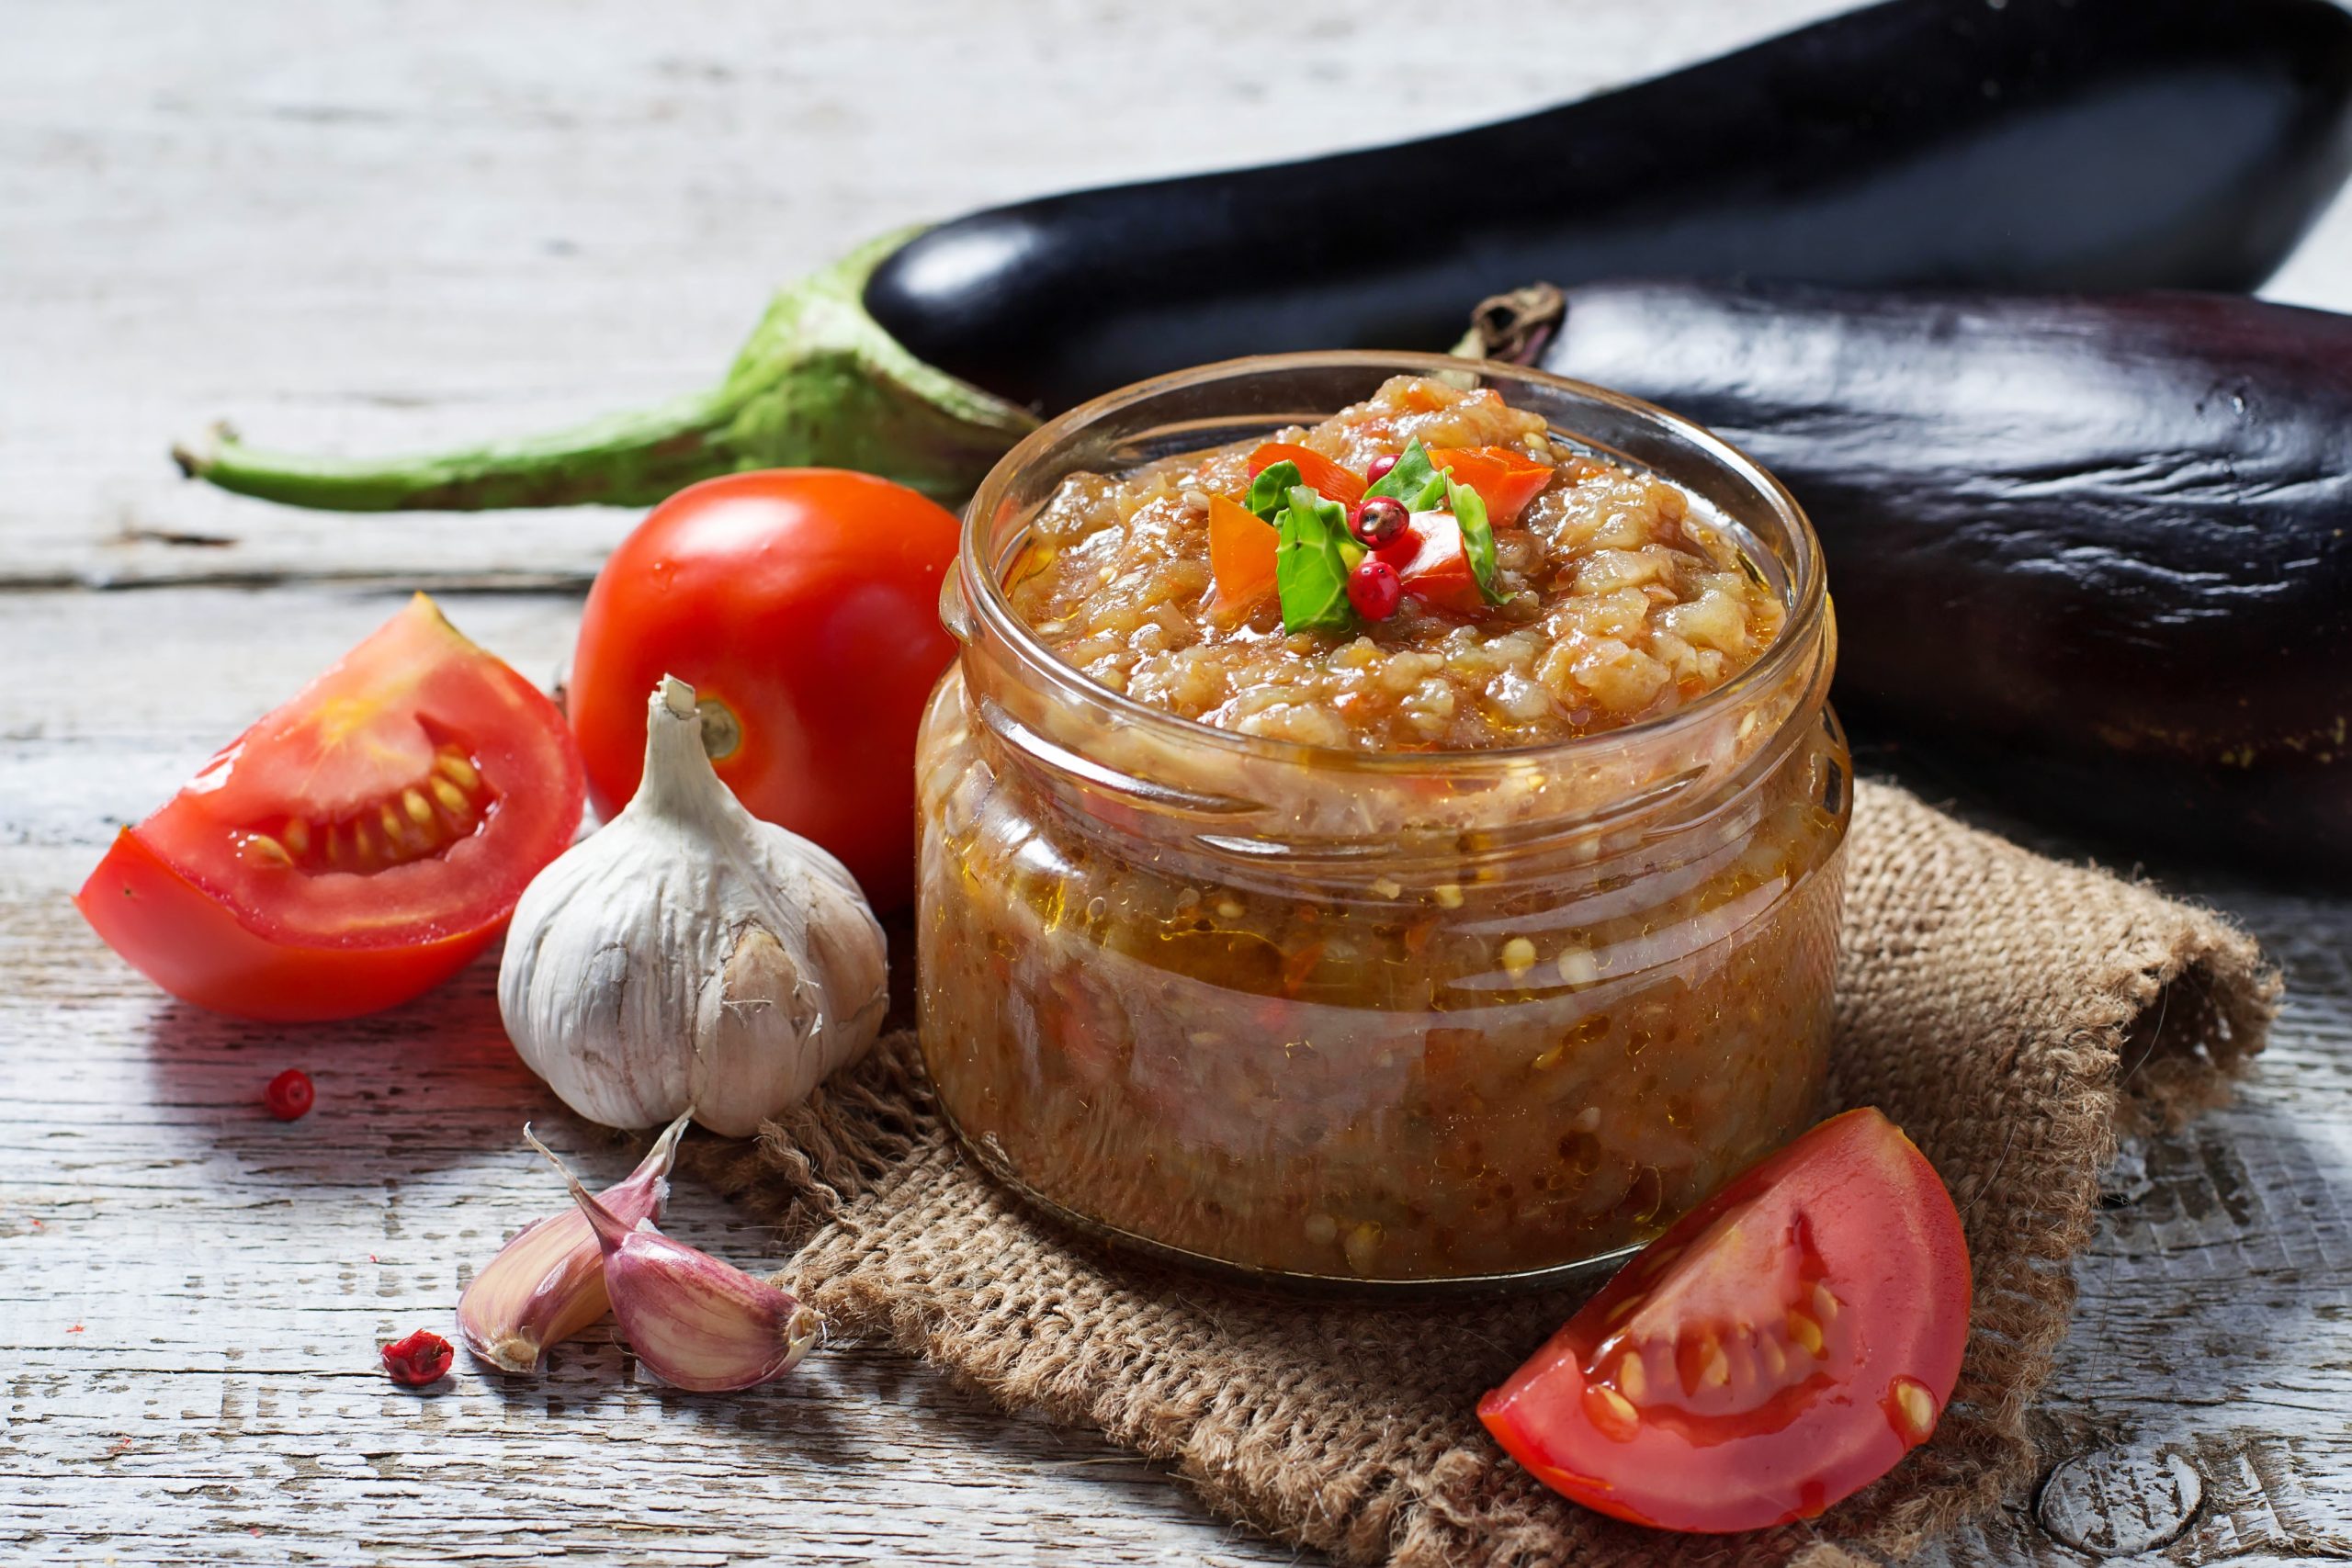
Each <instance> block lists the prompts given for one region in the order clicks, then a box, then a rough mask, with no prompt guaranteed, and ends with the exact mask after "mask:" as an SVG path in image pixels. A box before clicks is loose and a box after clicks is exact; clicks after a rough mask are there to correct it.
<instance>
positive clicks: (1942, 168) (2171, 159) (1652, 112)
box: [865, 0, 2352, 410]
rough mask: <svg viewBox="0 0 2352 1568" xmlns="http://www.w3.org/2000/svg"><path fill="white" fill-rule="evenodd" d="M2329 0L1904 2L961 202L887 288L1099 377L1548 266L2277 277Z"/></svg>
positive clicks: (2332, 79)
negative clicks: (1695, 62) (1283, 141)
mask: <svg viewBox="0 0 2352 1568" xmlns="http://www.w3.org/2000/svg"><path fill="white" fill-rule="evenodd" d="M2347 89H2352V17H2346V15H2345V14H2344V13H2343V12H2342V11H2340V10H2338V9H2337V8H2336V7H2335V6H2332V5H2328V4H2324V0H2007V3H2006V4H2003V3H2002V0H1893V3H1892V4H1887V5H1881V6H1871V8H1869V9H1867V10H1862V11H1857V12H1854V13H1852V14H1851V15H1849V16H1844V17H1837V18H1835V19H1833V20H1830V21H1826V22H1823V23H1821V24H1819V25H1817V26H1815V27H1809V28H1802V29H1800V30H1798V31H1796V32H1792V33H1789V34H1787V35H1785V36H1783V37H1781V38H1777V39H1771V40H1770V41H1768V42H1765V43H1761V44H1758V45H1757V46H1755V47H1754V48H1751V49H1747V50H1743V51H1740V52H1738V53H1736V54H1732V55H1728V56H1726V57H1724V58H1723V59H1720V60H1716V61H1713V62H1709V63H1706V64H1703V65H1699V66H1695V67H1693V68H1691V69H1690V70H1686V71H1679V72H1676V73H1673V74H1671V75H1668V76H1664V77H1660V78H1658V79H1657V80H1655V81H1651V82H1645V83H1643V84H1641V85H1637V86H1632V87H1627V88H1624V89H1622V90H1620V91H1617V92H1612V93H1608V94H1605V95H1603V96H1599V97H1595V98H1589V99H1587V100H1585V101H1583V102H1580V103H1574V104H1570V105H1567V106H1566V107H1561V108H1555V109H1551V110H1547V111H1545V112H1544V113H1541V114H1533V115H1529V116H1527V117H1525V118H1520V119H1513V120H1508V121H1505V122H1503V123H1501V124H1498V125H1490V126H1486V127H1483V128H1481V129H1478V130H1468V131H1463V132H1460V133H1458V134H1454V135H1450V136H1438V137H1432V138H1430V139H1428V140H1425V141H1413V142H1408V143H1405V144H1403V145H1400V146H1395V147H1383V148H1377V149H1374V150H1371V151H1367V152H1346V153H1340V154H1339V155H1336V156H1333V157H1326V158H1315V159H1309V160H1307V161H1306V162H1302V163H1295V164H1275V165H1272V166H1269V167H1264V168H1257V169H1245V170H1239V171H1234V172H1228V173H1222V174H1213V175H1192V176H1189V177H1186V178H1182V179H1164V180H1154V181H1150V182H1148V183H1146V184H1140V185H1125V186H1111V187H1108V188H1105V189H1101V190H1089V191H1080V192H1078V193H1076V194H1073V195H1069V196H1056V197H1044V198H1041V199H1038V200H1034V201H1023V202H1019V203H1015V204H1014V205H1012V206H1010V207H1001V208H997V209H992V210H989V211H986V212H979V213H975V214H973V215H972V216H971V217H968V218H965V219H961V220H957V221H956V222H952V223H945V224H942V225H941V226H940V227H938V228H936V229H933V230H931V231H929V232H927V233H925V234H923V235H922V236H921V237H919V238H917V239H916V240H914V241H913V242H912V243H910V244H908V245H906V246H905V247H904V248H902V249H901V250H899V252H898V253H897V254H895V255H892V256H891V257H889V258H888V260H886V261H885V262H883V264H882V265H880V267H878V268H877V269H876V272H875V274H874V276H873V278H872V280H871V281H870V282H868V283H867V285H866V287H865V305H866V309H867V310H869V311H870V312H871V313H872V315H873V317H874V319H875V320H876V321H878V322H880V323H881V324H882V326H883V327H884V328H885V329H886V330H887V331H888V332H889V333H891V334H892V335H894V336H895V337H896V338H897V339H898V340H899V342H900V343H902V344H905V345H906V346H907V347H908V348H909V349H910V350H911V351H912V352H913V353H914V354H915V355H916V356H917V357H919V358H921V359H923V360H925V361H927V362H928V363H930V364H933V365H935V366H937V367H940V368H941V369H943V370H945V371H947V372H949V373H950V374H952V375H956V376H959V377H962V378H964V379H966V380H967V381H971V382H973V383H975V384H976V385H978V386H982V387H986V388H988V389H989V390H990V391H992V392H995V393H997V394H999V395H1000V396H1002V397H1005V398H1009V399H1011V400H1013V401H1015V402H1021V403H1027V404H1030V405H1033V406H1035V407H1040V408H1044V409H1047V410H1053V409H1057V408H1063V407H1068V406H1069V405H1070V404H1072V403H1075V402H1078V401H1080V400H1084V399H1086V398H1089V397H1092V396H1094V395H1095V394H1097V393H1100V392H1103V391H1108V390H1110V389H1113V388H1114V387H1120V386H1124V385H1125V384H1126V383H1128V382H1130V381H1136V380H1140V379H1142V378H1145V377H1148V376H1156V375H1159V374H1162V373H1164V372H1167V371H1170V370H1174V369H1178V368H1181V367H1184V366H1188V365H1196V364H1200V363H1202V362H1204V361H1207V360H1213V359H1223V358H1227V357H1229V356H1232V355H1244V354H1260V353H1268V352H1272V351H1275V350H1280V349H1306V348H1350V347H1366V348H1442V347H1443V346H1445V345H1446V344H1449V343H1450V342H1452V341H1453V336H1454V334H1455V333H1458V332H1459V330H1460V324H1461V321H1462V316H1463V312H1464V310H1467V309H1468V308H1469V307H1470V305H1471V304H1472V303H1474V302H1475V301H1476V300H1477V299H1481V298H1484V297H1485V296H1487V295H1489V294H1493V293H1495V292H1497V291H1498V290H1499V289H1503V288H1510V287H1511V286H1512V285H1514V284H1518V283H1523V282H1525V281H1526V280H1527V279H1529V278H1543V279H1545V280H1546V281H1548V282H1551V283H1554V284H1557V285H1560V286H1562V287H1566V286H1568V285H1572V284H1576V283H1580V282H1584V281H1587V280H1589V279H1593V278H1601V277H1615V276H1627V277H1631V276H1752V277H1762V278H1792V279H1802V280H1807V281H1812V282H1818V283H1831V284H1845V285H1867V286H1883V285H1919V284H1950V285H1962V286H1971V287H1991V288H2041V289H2052V288H2086V289H2108V288H2215V289H2246V288H2254V287H2255V286H2256V285H2257V284H2258V283H2260V282H2261V280H2262V279H2263V278H2265V277H2266V276H2268V275H2269V273H2270V271H2271V269H2272V268H2273V267H2275V266H2276V265H2278V262H2279V260H2280V259H2281V258H2283V257H2284V256H2285V255H2286V254H2287V252H2288V251H2289V250H2290V248H2291V247H2292V246H2293V244H2294V243H2295V241H2296V239H2297V238H2298V237H2299V236H2300V235H2301V233H2302V231H2303V230H2304V228H2305V226H2306V225H2307V224H2308V223H2309V221H2310V220H2311V219H2312V216H2313V215H2314V214H2315V213H2316V212H2317V211H2318V209H2320V208H2321V207H2322V206H2323V205H2324V203H2325V201H2326V199H2327V197H2328V196H2329V195H2330V194H2331V193H2333V192H2334V191H2335V188H2336V186H2338V184H2339V183H2341V181H2342V179H2343V177H2344V174H2345V170H2346V161H2347V158H2352V121H2347V118H2346V95H2347Z"/></svg>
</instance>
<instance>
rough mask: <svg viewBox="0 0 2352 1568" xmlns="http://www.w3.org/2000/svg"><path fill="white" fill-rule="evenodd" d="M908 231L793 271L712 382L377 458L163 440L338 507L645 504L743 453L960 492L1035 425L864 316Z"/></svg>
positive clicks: (190, 470)
mask: <svg viewBox="0 0 2352 1568" xmlns="http://www.w3.org/2000/svg"><path fill="white" fill-rule="evenodd" d="M908 238H910V233H901V234H892V235H888V236H885V237H884V238H882V239H879V240H876V241H874V242H872V243H869V244H866V245H864V246H862V247H860V248H859V249H858V250H856V251H854V252H853V253H852V254H849V255H847V256H845V257H843V258H842V260H841V261H839V262H837V263H835V264H834V265H831V266H829V267H826V268H823V269H821V270H820V271H819V272H816V273H814V274H811V275H810V276H808V277H805V278H802V279H800V280H799V281H797V282H796V283H793V284H790V285H788V286H786V288H784V289H782V290H781V291H779V292H778V293H777V295H776V297H775V299H774V300H773V301H772V302H771V303H770V305H769V307H768V310H767V312H766V314H765V315H764V316H763V318H762V319H761V321H760V324H759V326H758V327H757V328H755V329H754V330H753V332H752V335H751V338H750V339H749V340H748V341H747V342H746V343H745V344H744V345H743V347H742V350H741V352H740V353H739V354H738V355H736V358H735V363H734V364H733V366H732V367H729V370H728V373H727V378H726V379H725V380H724V381H723V382H722V383H721V384H720V385H719V386H718V388H717V389H713V390H709V391H704V392H697V393H695V394H692V395H691V396H687V397H683V398H678V399H675V400H672V401H670V402H667V403H664V404H662V405H661V406H659V407H656V408H651V409H646V410H642V411H639V412H630V413H622V414H615V415H611V416H608V417H606V418H604V419H599V420H594V421H592V422H590V423H586V424H582V425H577V426H574V427H572V428H571V429H568V430H560V431H556V432H553V433H549V434H540V435H537V436H526V437H521V438H517V439H514V440H507V441H496V442H490V443H485V444H483V445H481V446H473V447H469V448H464V449H461V450H457V451H451V452H442V453H434V454H427V455H422V456H413V457H390V458H383V459H377V460H369V459H357V458H345V457H309V456H300V455H290V454H285V453H277V452H269V451H265V450H261V449H257V448H254V447H250V446H245V445H244V443H243V441H241V440H240V439H239V438H238V436H237V434H236V433H235V432H233V431H232V430H231V429H229V428H228V427H227V426H226V425H215V426H214V427H213V428H212V429H211V430H210V431H209V432H208V433H207V434H206V435H205V436H204V437H202V438H201V439H199V440H198V441H194V442H189V443H184V444H182V445H180V446H175V447H173V448H172V459H173V461H174V462H175V463H177V464H178V465H179V467H180V471H181V472H182V473H184V474H186V475H187V476H188V477H189V478H191V479H202V480H204V481H205V482H207V483H209V484H213V485H217V486H219V487H220V488H221V489H222V490H228V491H236V492H237V493H239V494H241V495H251V496H256V497H259V498H261V499H263V500H266V501H276V502H285V503H286V504H288V505H293V506H308V507H317V508H322V509H325V510H329V511H339V512H396V511H410V510H432V511H458V512H470V511H481V510H488V509H492V508H499V507H521V506H573V505H580V504H583V503H601V504H605V505H611V506H650V505H652V504H653V503H655V502H660V501H662V500H664V499H666V498H667V497H669V496H671V495H673V494H674V493H675V492H676V491H679V490H681V489H683V488H684V487H685V486H687V485H689V484H693V483H695V481H696V480H699V479H710V478H713V477H715V476H717V475H719V474H727V473H734V472H737V471H740V470H742V469H746V468H804V467H825V468H855V469H859V470H861V471H863V472H865V473H871V474H878V475H880V476H882V477H883V478H885V479H895V480H897V481H899V483H901V484H905V485H908V486H910V488H912V489H915V490H918V491H922V492H923V493H924V494H926V495H929V496H931V497H933V499H935V500H939V501H943V502H959V501H961V500H963V499H964V498H965V497H966V496H967V495H969V494H970V493H971V491H972V489H973V487H974V486H976V485H977V484H978V482H979V480H980V479H981V477H982V476H983V475H985V474H986V473H987V472H988V470H989V467H990V466H991V465H992V464H993V463H994V462H995V461H996V459H997V458H999V457H1002V456H1003V455H1004V453H1005V452H1006V451H1008V450H1010V449H1011V448H1012V445H1013V444H1014V443H1015V442H1017V441H1019V440H1020V439H1021V437H1022V436H1023V435H1025V434H1028V433H1029V431H1030V430H1032V429H1034V428H1035V424H1036V420H1035V417H1034V416H1033V415H1031V414H1030V413H1029V412H1027V411H1026V410H1023V409H1020V408H1016V407H1014V406H1013V405H1012V404H1011V403H1008V402H1006V401H1004V400H1002V399H1001V398H998V397H995V396H993V395H992V394H990V393H988V392H984V391H982V390H980V389H978V388H977V387H973V386H971V385H969V384H967V383H966V382H963V381H959V380H957V379H956V378H954V377H952V376H949V375H947V374H946V373H945V372H944V371H941V370H937V369H934V368H933V367H931V366H928V365H925V364H923V363H922V361H921V360H919V359H917V358H915V357H914V356H913V355H910V354H909V353H908V352H907V351H906V350H905V349H904V348H903V347H901V346H900V345H899V343H898V341H897V340H896V339H894V338H892V337H891V336H890V335H889V334H888V333H886V332H884V331H883V330H882V329H881V328H880V327H879V326H877V325H876V324H875V322H874V320H873V318H872V317H871V316H869V315H867V314H866V312H865V306H864V303H863V299H862V296H863V293H864V290H865V280H866V278H867V277H868V276H870V275H871V274H872V272H873V270H874V268H875V266H876V265H877V264H878V263H880V262H881V260H882V259H883V258H884V257H886V256H888V255H889V254H891V253H893V252H895V251H896V250H898V248H899V246H900V245H902V244H903V243H905V242H906V240H907V239H908Z"/></svg>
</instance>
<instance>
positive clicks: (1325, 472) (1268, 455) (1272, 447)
mask: <svg viewBox="0 0 2352 1568" xmlns="http://www.w3.org/2000/svg"><path fill="white" fill-rule="evenodd" d="M1282 462H1291V463H1296V464H1297V465H1298V477H1299V478H1300V479H1305V480H1306V482H1307V483H1308V484H1309V485H1312V486H1313V487H1314V488H1315V492H1316V493H1317V495H1319V496H1321V497H1322V498H1323V499H1324V500H1326V501H1336V502H1340V504H1341V505H1343V506H1353V505H1354V504H1355V503H1356V502H1359V501H1362V500H1363V492H1364V491H1365V489H1366V488H1367V487H1366V486H1365V484H1364V479H1363V475H1362V474H1359V473H1353V472H1351V471H1350V470H1348V469H1346V468H1341V467H1340V465H1339V464H1337V463H1335V462H1333V461H1331V459H1330V458H1329V457H1325V456H1323V454H1322V453H1320V452H1317V451H1316V450H1315V449H1314V448H1312V447H1308V446H1295V445H1293V444H1292V443H1290V442H1288V441H1269V442H1267V443H1266V444H1265V445H1264V446H1261V447H1259V448H1258V449H1257V450H1256V451H1255V452H1252V453H1250V478H1251V479H1256V478H1257V477H1258V476H1259V475H1260V474H1262V473H1264V472H1265V471H1266V470H1267V469H1268V468H1272V467H1273V466H1274V465H1275V464H1276V463H1282Z"/></svg>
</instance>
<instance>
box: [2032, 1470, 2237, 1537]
mask: <svg viewBox="0 0 2352 1568" xmlns="http://www.w3.org/2000/svg"><path fill="white" fill-rule="evenodd" d="M2204 1501H2205V1479H2204V1477H2203V1476H2201V1475H2199V1473H2198V1472H2197V1467H2196V1466H2195V1465H2193V1464H2191V1463H2190V1462H2189V1461H2188V1459H2187V1458H2186V1457H2185V1456H2183V1455H2181V1454H2179V1453H2177V1452H2173V1451H2169V1450H2167V1451H2163V1452H2158V1451H2155V1450H2146V1449H2131V1448H2123V1447H2115V1448H2105V1449H2095V1450H2092V1451H2091V1452H2089V1453H2086V1454H2077V1455H2075V1457H2074V1458H2073V1459H2070V1460H2066V1461H2062V1462H2061V1463H2059V1464H2058V1465H2057V1466H2055V1467H2054V1468H2053V1469H2052V1471H2051V1472H2050V1474H2049V1475H2048V1476H2047V1477H2046V1478H2045V1479H2044V1480H2043V1481H2042V1483H2041V1495H2039V1496H2038V1497H2036V1498H2035V1499H2034V1505H2033V1515H2034V1517H2035V1519H2036V1520H2038V1521H2039V1522H2040V1523H2041V1528H2042V1529H2045V1530H2047V1531H2049V1532H2050V1534H2051V1535H2052V1537H2053V1538H2055V1539H2056V1540H2060V1541H2063V1542H2064V1543H2065V1544H2066V1545H2068V1546H2071V1547H2073V1548H2075V1550H2076V1551H2087V1552H2089V1553H2090V1554H2091V1555H2093V1556H2095V1557H2129V1556H2131V1555H2132V1554H2133V1553H2134V1552H2141V1551H2151V1550H2153V1549H2154V1548H2156V1547H2159V1546H2162V1545H2164V1544H2165V1542H2166V1541H2169V1540H2174V1539H2175V1538H2176V1537H2177V1536H2178V1535H2179V1534H2180V1533H2181V1531H2183V1530H2185V1529H2188V1525H2189V1521H2190V1520H2192V1519H2194V1518H2195V1517H2197V1510H2198V1507H2199V1506H2200V1505H2201V1504H2202V1503H2203V1502H2204Z"/></svg>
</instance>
